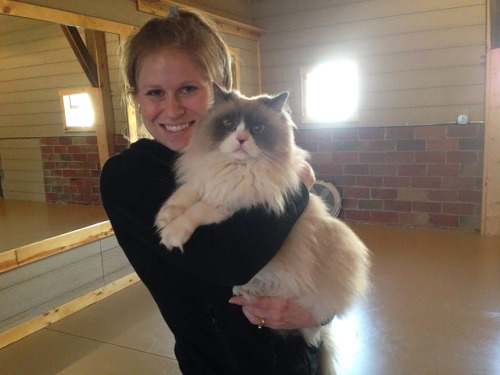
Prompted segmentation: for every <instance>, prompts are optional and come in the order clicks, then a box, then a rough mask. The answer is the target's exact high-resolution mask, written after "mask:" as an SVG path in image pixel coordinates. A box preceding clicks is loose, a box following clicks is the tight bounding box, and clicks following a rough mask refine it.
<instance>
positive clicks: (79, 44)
mask: <svg viewBox="0 0 500 375" xmlns="http://www.w3.org/2000/svg"><path fill="white" fill-rule="evenodd" d="M59 26H60V27H61V30H62V31H63V33H64V35H65V36H66V39H67V40H68V42H69V45H70V46H71V49H72V50H73V52H74V53H75V56H76V59H77V60H78V62H79V63H80V65H81V67H82V69H83V71H84V73H85V75H86V76H87V78H88V80H89V82H90V84H91V85H92V87H99V76H98V75H97V66H96V63H95V61H94V59H93V58H92V57H91V55H90V53H89V51H88V50H87V46H86V45H85V43H84V41H83V39H82V37H81V36H80V33H79V32H78V29H77V28H76V27H74V26H67V25H59Z"/></svg>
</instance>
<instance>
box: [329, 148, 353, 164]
mask: <svg viewBox="0 0 500 375" xmlns="http://www.w3.org/2000/svg"><path fill="white" fill-rule="evenodd" d="M358 157H359V153H358V152H355V151H353V152H334V153H333V155H332V163H357V162H358Z"/></svg>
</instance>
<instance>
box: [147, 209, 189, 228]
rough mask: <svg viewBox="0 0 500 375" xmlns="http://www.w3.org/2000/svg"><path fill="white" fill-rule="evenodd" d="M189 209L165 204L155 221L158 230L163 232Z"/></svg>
mask: <svg viewBox="0 0 500 375" xmlns="http://www.w3.org/2000/svg"><path fill="white" fill-rule="evenodd" d="M186 209H187V207H183V206H177V205H171V204H164V205H163V206H162V207H161V208H160V211H158V214H157V215H156V219H155V226H156V228H157V229H158V230H160V231H161V230H163V229H164V228H165V227H166V226H167V225H168V224H170V223H171V222H172V221H174V220H175V219H177V218H178V217H179V216H181V215H182V214H183V213H184V212H185V211H186Z"/></svg>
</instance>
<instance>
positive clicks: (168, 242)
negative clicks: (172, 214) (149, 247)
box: [159, 216, 196, 252]
mask: <svg viewBox="0 0 500 375" xmlns="http://www.w3.org/2000/svg"><path fill="white" fill-rule="evenodd" d="M195 229H196V228H195V227H193V226H192V225H191V224H190V222H189V221H188V220H186V219H185V218H184V217H183V216H181V217H179V218H177V219H176V220H174V221H172V222H171V223H170V224H168V225H166V226H165V227H164V228H163V229H162V230H161V231H160V232H159V234H160V238H161V240H160V243H162V244H163V245H165V247H166V248H167V249H168V250H172V249H173V248H175V247H177V248H179V249H180V250H181V252H182V251H184V248H183V246H184V244H185V243H186V242H187V241H188V240H189V238H190V237H191V235H192V234H193V232H194V230H195Z"/></svg>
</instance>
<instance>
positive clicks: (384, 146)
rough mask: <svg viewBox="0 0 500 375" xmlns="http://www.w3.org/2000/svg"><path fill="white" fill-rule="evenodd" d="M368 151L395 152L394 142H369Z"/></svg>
mask: <svg viewBox="0 0 500 375" xmlns="http://www.w3.org/2000/svg"><path fill="white" fill-rule="evenodd" d="M368 150H369V151H395V150H396V141H394V140H385V141H370V142H369V143H368Z"/></svg>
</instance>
